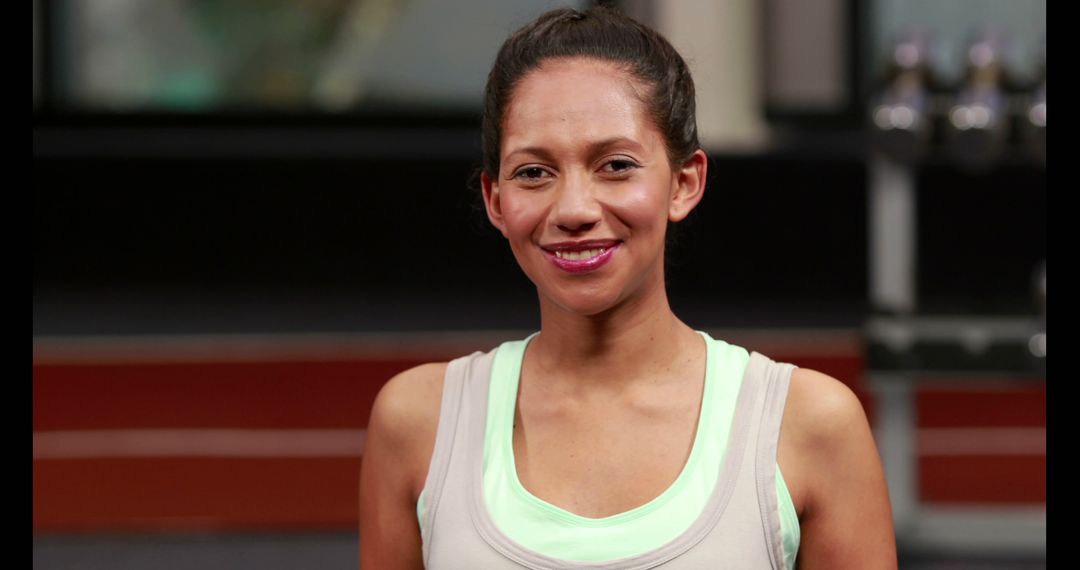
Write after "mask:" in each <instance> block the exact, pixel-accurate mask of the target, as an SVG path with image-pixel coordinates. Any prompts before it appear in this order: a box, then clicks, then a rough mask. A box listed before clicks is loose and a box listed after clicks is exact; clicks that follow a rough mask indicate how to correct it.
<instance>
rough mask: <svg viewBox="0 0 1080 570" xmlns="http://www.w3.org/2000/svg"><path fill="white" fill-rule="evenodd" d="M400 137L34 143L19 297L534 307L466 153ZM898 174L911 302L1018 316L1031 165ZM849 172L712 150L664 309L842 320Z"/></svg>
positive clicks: (858, 233)
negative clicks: (202, 145) (285, 145)
mask: <svg viewBox="0 0 1080 570" xmlns="http://www.w3.org/2000/svg"><path fill="white" fill-rule="evenodd" d="M35 136H37V133H35ZM276 136H280V134H278V135H276ZM471 136H472V134H471V133H468V134H467V137H471ZM35 141H36V142H37V139H35ZM195 144H196V146H197V142H196V143H195ZM208 144H209V143H208ZM417 146H418V148H420V150H419V151H417V152H416V153H412V154H413V155H411V156H410V155H409V153H397V155H394V153H389V154H391V156H379V153H370V154H374V155H375V156H374V157H372V156H370V155H369V156H365V153H353V154H349V153H339V154H337V155H335V154H332V153H319V152H295V153H289V152H283V153H282V152H278V153H271V154H270V155H267V156H262V157H260V156H253V155H251V154H248V155H242V156H230V155H228V153H224V154H223V153H217V154H215V153H214V152H202V153H200V152H191V149H190V148H187V149H186V150H185V151H184V152H177V153H175V156H173V157H171V158H166V157H163V156H160V153H158V154H157V155H153V154H151V155H150V156H140V153H138V152H134V153H131V154H130V155H118V154H119V153H114V154H112V155H109V154H108V153H103V154H101V155H97V156H93V153H89V154H90V155H91V156H81V157H80V156H79V153H73V152H46V151H47V150H48V149H44V148H43V149H39V148H38V146H35V158H34V166H33V184H34V197H35V201H34V214H33V215H34V231H33V235H34V270H33V274H34V290H35V302H36V303H38V302H45V301H50V300H55V299H57V298H60V297H63V296H64V295H69V296H70V295H72V294H73V293H78V294H89V293H111V294H120V295H122V294H124V293H125V292H132V291H139V292H141V293H144V294H146V293H148V292H149V293H153V292H155V291H161V292H176V291H203V292H231V293H236V294H242V293H243V292H246V291H262V292H284V293H288V292H297V291H305V292H311V291H315V292H324V293H326V294H328V295H329V294H331V293H332V294H333V295H336V296H337V297H338V298H349V297H352V298H356V299H366V300H367V302H371V300H374V299H378V298H380V297H387V298H389V297H395V298H417V299H427V300H429V301H432V302H436V301H439V300H442V299H446V300H459V301H463V300H466V299H470V300H474V301H475V302H477V303H481V304H485V305H491V306H497V305H499V304H500V303H506V304H517V305H527V304H529V303H532V302H534V298H535V293H534V290H533V289H532V287H531V284H530V283H529V282H528V281H527V279H525V277H524V276H523V274H522V273H521V272H520V270H519V269H518V268H517V266H516V264H515V262H514V260H513V257H512V255H511V254H510V251H509V248H508V247H506V245H505V243H503V240H502V238H501V236H499V235H498V234H497V233H496V232H495V231H494V230H492V229H491V228H489V227H488V225H487V221H486V218H485V217H484V216H483V214H482V211H481V210H480V209H479V202H478V201H477V199H476V190H475V188H471V187H470V180H471V178H472V175H473V172H474V170H475V167H476V166H477V165H478V163H479V156H477V155H475V153H473V152H472V151H471V150H470V149H457V150H456V151H454V152H449V153H448V152H442V156H440V153H438V152H423V149H422V147H423V143H422V142H418V143H417ZM39 150H41V152H39ZM444 151H445V149H444ZM84 154H86V153H84ZM328 154H329V155H328ZM384 154H388V153H384ZM432 155H434V156H435V158H424V157H425V156H432ZM917 180H918V186H919V192H918V200H919V216H920V224H919V232H920V236H921V237H920V241H919V244H920V246H919V256H920V262H919V263H920V265H919V272H918V277H919V279H918V284H919V290H920V297H921V300H922V301H924V302H925V303H926V306H928V307H935V306H936V307H937V308H938V309H940V310H967V309H978V310H990V311H1001V310H1006V311H1017V312H1022V313H1026V312H1028V307H1029V305H1030V302H1029V301H1030V272H1031V270H1032V269H1033V268H1034V266H1035V265H1036V264H1037V263H1038V262H1039V261H1040V260H1042V259H1045V249H1046V240H1045V231H1044V219H1045V176H1044V171H1041V170H1039V169H1037V168H1035V167H1033V166H1027V165H1012V166H1006V167H1002V168H1000V169H998V170H995V171H992V172H988V173H984V174H978V175H974V174H971V173H966V172H960V171H956V170H955V169H952V168H950V167H948V166H947V165H945V166H936V167H933V166H931V167H925V168H923V169H921V170H920V172H919V174H918V177H917ZM866 183H867V172H866V167H865V164H864V161H863V160H862V159H861V157H859V156H858V155H841V156H835V155H829V154H828V153H822V152H818V153H814V152H804V153H782V152H772V153H765V154H761V155H752V156H749V155H748V156H732V155H717V156H714V157H713V158H712V160H711V163H710V173H709V184H708V190H707V193H706V196H705V199H704V201H703V202H702V203H701V205H700V207H699V208H698V210H697V211H695V212H694V214H693V215H692V216H691V217H690V218H689V219H688V220H687V221H686V222H684V223H683V224H681V226H680V228H679V231H678V237H677V242H676V244H675V246H674V248H673V249H672V250H671V251H670V253H669V288H670V291H671V297H672V302H673V305H675V307H676V309H677V310H678V309H680V308H683V309H684V310H686V311H692V312H694V313H695V314H698V315H713V316H714V317H715V318H716V319H719V318H723V317H722V316H718V315H728V316H729V317H733V318H744V319H745V320H747V321H753V320H754V319H755V318H756V317H755V315H758V316H759V317H760V319H764V320H767V319H768V317H767V316H766V314H767V313H768V310H769V309H768V308H769V307H783V308H787V307H800V308H801V310H804V311H808V312H810V313H814V312H815V311H816V312H817V313H818V314H820V315H821V319H819V320H822V321H827V320H828V314H829V313H836V314H843V315H844V316H843V318H845V319H849V320H854V321H857V319H858V316H859V315H860V314H861V312H862V311H864V310H865V308H866V299H867V273H868V263H867V251H868V250H867V222H866V219H867V213H866V211H867V188H866ZM749 307H754V309H752V310H751V309H749ZM759 309H760V310H759ZM740 310H742V311H743V312H742V313H740V312H739V311H740ZM784 310H786V309H784ZM762 311H764V312H762ZM777 311H778V312H783V310H781V309H777ZM702 318H706V317H702ZM708 318H713V317H708ZM779 320H781V321H782V320H783V319H782V318H780V319H779ZM709 324H716V323H709Z"/></svg>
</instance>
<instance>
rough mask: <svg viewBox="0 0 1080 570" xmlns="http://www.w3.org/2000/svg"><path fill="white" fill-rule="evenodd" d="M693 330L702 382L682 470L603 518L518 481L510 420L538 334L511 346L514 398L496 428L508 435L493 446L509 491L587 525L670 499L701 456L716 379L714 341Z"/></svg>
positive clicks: (633, 514) (633, 515) (628, 516)
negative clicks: (701, 347)
mask: <svg viewBox="0 0 1080 570" xmlns="http://www.w3.org/2000/svg"><path fill="white" fill-rule="evenodd" d="M696 332H697V333H698V334H699V335H700V336H701V338H702V340H703V341H704V342H705V367H704V369H705V371H704V376H705V378H704V380H703V382H702V392H701V400H700V406H699V408H698V418H697V422H696V423H695V427H694V438H693V442H692V444H691V448H690V453H689V455H688V456H687V458H686V461H685V462H684V463H683V466H682V469H681V470H680V471H679V474H678V475H677V476H676V477H675V480H674V481H672V482H671V484H669V485H668V486H667V487H666V488H665V489H664V490H663V491H661V492H660V494H658V495H657V496H655V497H653V498H652V499H650V500H648V501H646V502H645V503H642V504H640V505H638V506H636V507H633V508H630V509H628V510H626V511H622V512H619V513H615V514H612V515H608V516H605V517H587V516H584V515H579V514H577V513H574V512H571V511H569V510H566V509H564V508H562V507H559V506H557V505H555V504H552V503H550V502H548V501H545V500H544V499H541V498H540V497H537V496H536V495H534V494H533V493H532V492H531V491H529V490H528V489H527V488H525V485H524V484H522V483H521V479H519V478H518V474H517V458H516V457H515V456H514V439H513V421H514V418H515V416H516V415H517V406H518V392H519V390H520V386H521V370H522V368H523V366H524V361H525V352H526V351H527V350H528V345H529V342H531V341H532V339H533V338H535V337H536V336H537V335H538V334H540V333H539V332H536V333H533V334H531V335H529V336H528V337H526V338H525V339H523V340H521V341H518V342H519V346H515V347H514V348H515V351H514V353H513V357H514V362H513V373H512V374H510V375H509V378H508V380H509V382H510V385H509V386H508V387H507V392H508V394H512V397H513V399H514V401H513V405H512V406H508V407H509V409H510V415H509V418H508V420H509V425H503V426H500V427H501V429H500V430H499V431H500V432H502V433H503V434H504V435H505V434H508V435H509V437H504V438H503V439H501V440H500V441H498V442H497V443H496V445H499V446H501V447H502V449H501V450H500V451H501V452H502V453H503V454H505V455H504V457H505V458H506V461H504V462H503V465H504V469H505V470H506V472H505V473H504V476H505V477H506V478H507V480H508V481H509V482H510V486H511V489H512V490H513V492H514V493H515V494H517V495H518V496H519V497H520V498H522V499H523V500H525V501H526V502H528V503H530V504H532V505H534V506H536V507H538V508H540V509H541V510H543V511H545V512H546V513H548V514H550V515H552V516H554V517H556V518H558V519H560V520H563V521H565V522H566V523H569V524H573V525H577V526H587V527H605V526H612V525H616V524H621V523H625V522H628V521H631V520H634V519H637V518H640V517H643V516H645V515H647V514H649V513H651V512H653V511H655V510H656V509H659V508H660V507H662V506H663V505H664V504H665V503H667V502H669V501H670V500H671V498H672V497H673V496H675V495H676V494H678V492H679V490H680V489H681V488H682V487H683V486H685V484H686V482H687V480H688V479H689V478H690V475H691V474H692V473H693V472H694V468H695V466H696V465H697V463H698V461H699V459H700V457H701V453H702V452H701V449H702V447H703V442H702V440H703V439H704V434H705V433H706V432H707V431H708V430H707V429H704V428H706V427H707V426H704V425H703V424H704V422H705V419H706V418H707V417H708V416H709V414H707V413H705V411H706V406H708V405H709V404H710V402H711V396H712V394H713V392H714V385H715V383H716V380H715V378H714V377H715V376H716V374H715V358H716V349H715V346H714V342H712V338H711V337H710V336H709V335H708V334H706V333H704V332H702V331H696ZM494 376H495V375H492V381H495V378H494ZM507 397H508V399H509V397H511V396H509V395H508V396H507ZM489 407H490V406H489ZM504 420H506V418H504Z"/></svg>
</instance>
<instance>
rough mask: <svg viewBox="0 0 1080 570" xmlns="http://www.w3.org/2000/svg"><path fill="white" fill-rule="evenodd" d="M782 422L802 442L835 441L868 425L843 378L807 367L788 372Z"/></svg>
mask: <svg viewBox="0 0 1080 570" xmlns="http://www.w3.org/2000/svg"><path fill="white" fill-rule="evenodd" d="M784 425H785V428H787V427H790V429H791V431H790V435H792V436H795V437H796V438H797V439H799V440H800V442H801V443H804V444H812V445H830V444H831V445H838V444H842V442H843V440H844V438H846V437H850V436H851V435H852V432H853V430H858V429H859V428H861V427H863V426H864V425H867V420H866V412H865V411H864V410H863V407H862V403H861V402H860V401H859V399H858V397H856V396H855V393H854V392H853V391H852V390H851V388H849V387H848V386H847V385H846V384H844V383H843V382H841V381H839V380H837V379H836V378H833V377H832V376H829V375H828V374H823V373H821V372H818V371H816V370H811V369H809V368H796V369H795V370H794V371H792V373H791V385H790V387H789V388H788V399H787V404H786V406H785V408H784Z"/></svg>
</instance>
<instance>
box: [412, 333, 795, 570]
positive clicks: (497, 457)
mask: <svg viewBox="0 0 1080 570" xmlns="http://www.w3.org/2000/svg"><path fill="white" fill-rule="evenodd" d="M699 334H701V335H702V337H703V338H704V339H705V342H706V346H707V347H708V349H707V352H706V364H705V387H704V392H703V394H702V404H701V413H700V415H699V417H698V426H697V431H696V435H695V436H694V443H693V447H692V449H691V451H690V456H689V458H688V459H687V461H686V464H685V465H684V466H683V470H682V472H681V473H680V474H679V476H678V477H677V478H676V479H675V482H674V483H672V484H671V486H670V487H668V488H667V490H665V491H664V492H663V493H661V494H660V495H659V496H657V497H656V498H654V499H653V500H651V501H649V502H648V503H645V504H644V505H641V506H638V507H635V508H633V509H631V510H629V511H626V512H622V513H619V514H616V515H611V516H608V517H603V518H589V517H583V516H580V515H577V514H574V513H571V512H570V511H567V510H565V509H562V508H560V507H557V506H555V505H552V504H551V503H548V502H546V501H544V500H543V499H540V498H538V497H536V496H535V495H533V494H532V493H530V492H529V491H528V489H526V488H525V487H524V486H523V485H522V484H521V481H520V480H518V477H517V468H516V466H515V462H514V450H513V424H514V411H515V407H516V405H517V393H518V381H519V380H520V377H521V363H522V360H523V358H524V355H525V347H526V346H527V344H528V342H529V341H530V340H531V339H532V338H533V337H535V336H536V333H534V334H533V335H530V336H529V337H528V338H526V339H524V340H519V341H510V342H505V343H503V344H502V345H501V346H499V348H498V350H497V351H496V354H495V359H494V362H493V363H492V369H491V381H490V386H489V396H488V410H487V418H486V422H487V423H486V427H485V433H484V465H483V488H484V499H485V503H486V504H487V505H488V509H489V510H490V512H491V517H492V519H494V521H495V524H496V525H497V526H498V527H499V529H500V530H501V531H502V532H503V533H505V534H506V535H507V536H509V537H510V538H512V539H514V540H515V541H516V542H518V543H520V544H521V545H523V546H525V547H527V548H529V549H531V550H534V551H536V552H539V553H542V554H545V555H547V556H552V557H556V558H560V559H564V560H573V561H580V562H597V561H604V560H613V559H617V558H623V557H628V556H635V555H638V554H641V553H643V552H648V551H650V550H653V549H656V548H658V547H660V546H662V545H664V544H666V543H668V542H670V541H671V540H673V539H674V538H675V537H677V536H678V535H679V534H681V533H682V532H683V531H685V530H686V529H687V528H688V527H689V526H690V525H691V524H692V523H693V521H694V520H695V519H696V518H697V517H698V515H699V514H700V513H701V511H702V508H703V507H704V505H705V503H706V502H707V501H708V498H709V496H710V494H711V493H712V491H713V488H714V487H715V485H716V481H717V478H718V476H719V473H720V466H721V463H722V461H723V458H724V452H725V450H726V447H727V442H728V436H729V433H730V430H731V424H732V420H733V418H734V413H735V403H736V400H737V397H738V394H739V388H740V387H741V385H742V379H743V375H744V372H745V370H746V365H747V363H748V362H749V359H750V355H749V353H748V352H747V351H746V350H745V349H743V348H742V347H738V346H734V345H731V344H728V343H726V342H724V341H722V340H715V339H713V338H712V337H710V336H709V335H708V334H706V333H704V332H700V331H699ZM776 492H777V496H778V499H779V500H778V504H779V509H780V530H781V536H782V539H783V547H784V562H785V566H786V567H787V568H788V569H789V570H790V569H792V568H794V566H795V555H796V553H797V552H798V548H799V520H798V517H797V515H796V513H795V507H794V504H793V503H792V501H791V496H790V494H789V493H788V490H787V485H786V484H785V483H784V480H783V477H782V476H781V474H780V467H779V466H777V467H776ZM423 512H424V496H423V494H421V496H420V499H419V500H418V501H417V516H418V517H419V518H420V520H421V521H423V516H422V514H423Z"/></svg>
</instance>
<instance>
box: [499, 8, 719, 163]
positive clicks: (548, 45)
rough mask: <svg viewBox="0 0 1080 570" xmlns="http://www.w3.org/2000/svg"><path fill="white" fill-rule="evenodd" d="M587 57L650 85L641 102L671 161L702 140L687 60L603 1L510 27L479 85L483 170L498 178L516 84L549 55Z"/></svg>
mask: <svg viewBox="0 0 1080 570" xmlns="http://www.w3.org/2000/svg"><path fill="white" fill-rule="evenodd" d="M570 57H587V58H594V59H599V60H603V61H609V62H612V63H615V64H617V65H619V66H621V67H623V68H624V69H625V70H626V71H628V72H629V73H630V74H631V75H632V76H633V77H634V78H636V79H637V80H638V81H640V82H641V83H643V84H644V85H645V86H647V87H648V92H647V93H644V94H642V97H643V100H642V103H643V104H644V105H645V108H646V110H647V112H648V113H649V115H650V117H651V118H652V120H653V122H654V124H655V125H656V127H657V128H658V129H659V130H660V132H661V133H662V134H663V135H664V141H665V144H666V146H667V154H668V159H669V160H670V161H671V163H672V165H674V166H680V165H682V164H683V163H685V162H686V161H687V160H689V158H690V156H691V155H692V154H694V152H695V151H696V150H697V149H698V147H699V146H700V145H699V144H698V138H697V121H696V118H695V116H694V80H693V79H692V78H691V77H690V70H689V69H688V68H687V66H686V62H685V61H683V58H682V57H681V56H680V55H679V53H678V52H677V51H675V48H674V47H672V45H671V44H670V43H668V41H667V40H666V39H664V37H663V36H661V35H660V34H658V33H657V32H656V31H654V30H652V29H650V28H648V27H646V26H644V25H642V24H640V23H638V22H637V21H635V20H633V19H631V18H629V17H627V16H624V15H623V14H620V13H619V12H616V11H614V10H612V9H609V8H605V7H603V6H597V7H593V8H590V9H588V10H586V11H584V12H582V11H578V10H573V9H569V8H563V9H558V10H552V11H550V12H547V13H545V14H543V15H541V16H540V17H539V18H537V19H536V20H533V21H532V22H530V23H529V24H527V25H526V26H525V27H523V28H521V29H520V30H518V31H517V32H514V34H513V35H512V36H510V37H509V38H508V39H507V40H506V42H505V43H503V45H502V48H501V49H500V50H499V55H498V56H497V57H496V58H495V64H494V66H492V68H491V73H489V74H488V81H487V87H486V88H485V90H484V116H483V121H482V139H483V140H482V145H483V153H484V167H483V168H484V171H485V172H487V175H488V176H490V177H492V178H496V177H497V176H498V172H499V145H500V142H501V135H502V126H503V115H504V113H505V111H506V106H507V104H508V103H509V102H510V98H511V96H512V95H513V91H514V88H515V87H516V86H517V84H518V83H520V81H521V80H522V78H524V77H525V76H526V75H527V74H528V73H529V72H531V71H533V70H535V69H536V68H538V67H540V65H541V64H543V62H545V61H547V60H551V59H558V58H570Z"/></svg>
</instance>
